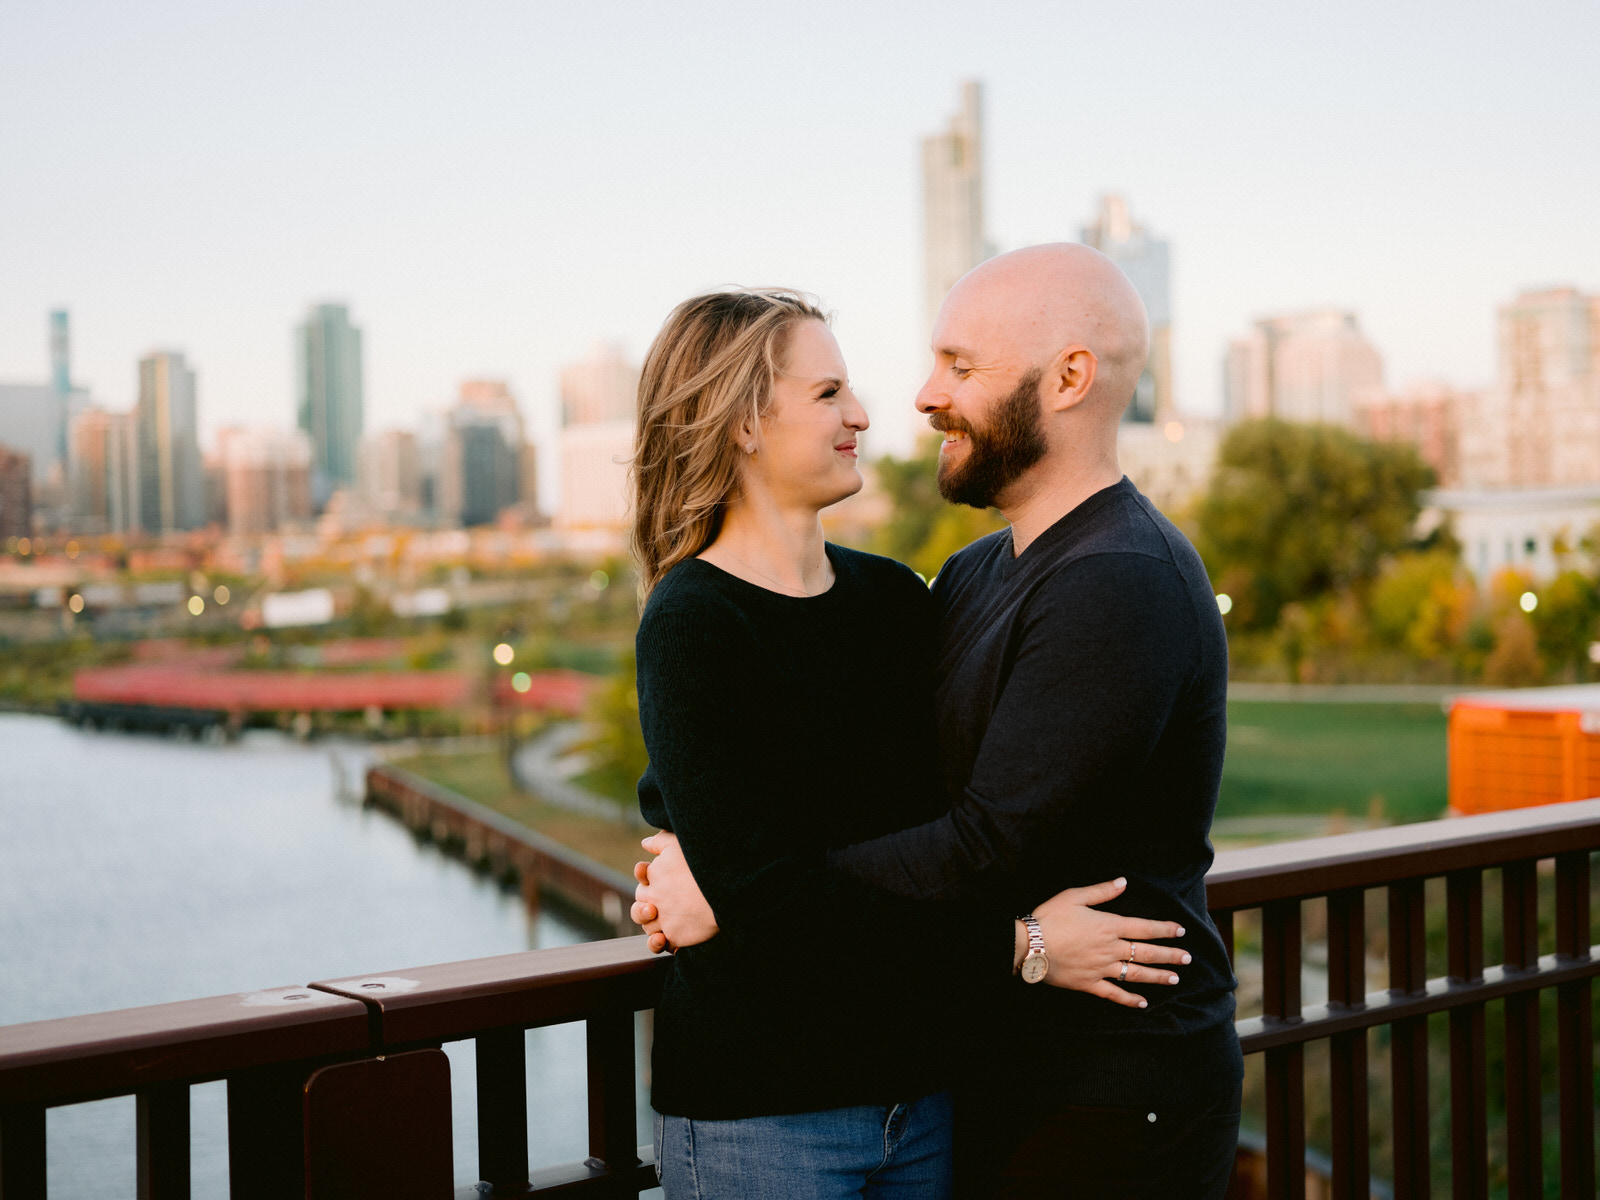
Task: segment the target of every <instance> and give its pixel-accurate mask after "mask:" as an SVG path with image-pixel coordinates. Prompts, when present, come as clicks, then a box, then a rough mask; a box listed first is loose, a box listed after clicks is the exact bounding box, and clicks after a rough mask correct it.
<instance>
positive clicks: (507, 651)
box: [494, 642, 517, 667]
mask: <svg viewBox="0 0 1600 1200" xmlns="http://www.w3.org/2000/svg"><path fill="white" fill-rule="evenodd" d="M516 656H517V652H516V651H515V650H513V649H512V648H511V646H510V644H509V643H507V642H501V643H500V644H499V645H498V646H496V647H495V648H494V660H495V662H497V663H499V664H500V665H501V666H502V667H509V666H510V665H511V660H512V659H513V658H515V657H516Z"/></svg>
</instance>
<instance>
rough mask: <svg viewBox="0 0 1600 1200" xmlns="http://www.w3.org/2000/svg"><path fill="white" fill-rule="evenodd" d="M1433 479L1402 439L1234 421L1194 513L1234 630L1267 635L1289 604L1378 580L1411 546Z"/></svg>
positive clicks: (1331, 428)
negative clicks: (1229, 601) (1390, 560)
mask: <svg viewBox="0 0 1600 1200" xmlns="http://www.w3.org/2000/svg"><path fill="white" fill-rule="evenodd" d="M1432 483H1433V471H1432V469H1431V468H1429V467H1428V466H1427V465H1426V464H1425V463H1423V461H1422V460H1421V459H1420V458H1419V457H1418V456H1417V452H1416V448H1415V447H1413V446H1410V445H1408V444H1406V443H1401V442H1371V441H1366V440H1363V439H1361V438H1358V437H1356V436H1355V435H1354V434H1352V433H1350V432H1348V431H1347V430H1344V429H1340V428H1338V427H1336V426H1331V425H1298V424H1292V423H1290V422H1287V421H1278V420H1272V419H1268V420H1261V421H1249V422H1245V423H1243V424H1241V425H1237V426H1235V427H1234V428H1233V430H1232V431H1230V432H1229V434H1228V436H1227V438H1226V439H1224V441H1223V443H1222V447H1221V450H1220V452H1219V455H1218V459H1217V466H1216V469H1215V470H1214V471H1213V473H1212V476H1211V484H1210V487H1209V488H1208V489H1207V492H1206V495H1205V497H1204V498H1203V499H1202V500H1201V502H1200V507H1199V512H1198V514H1197V518H1198V533H1199V538H1198V541H1199V546H1200V552H1201V554H1202V556H1203V557H1204V558H1205V561H1206V566H1207V568H1208V569H1209V570H1210V572H1211V577H1212V579H1214V580H1217V581H1218V582H1219V583H1220V584H1221V586H1222V588H1223V590H1225V591H1227V592H1228V593H1229V595H1231V596H1232V597H1233V599H1234V604H1235V609H1234V617H1233V620H1232V621H1231V622H1230V624H1235V625H1240V626H1243V627H1246V628H1256V629H1268V628H1271V627H1272V626H1274V625H1276V624H1277V621H1278V615H1279V613H1280V612H1281V611H1282V609H1283V607H1284V605H1286V604H1291V603H1294V602H1297V601H1299V602H1304V601H1308V600H1311V599H1313V598H1315V597H1317V596H1321V595H1323V594H1325V593H1329V592H1339V591H1344V590H1347V589H1349V588H1351V587H1354V586H1356V585H1363V584H1365V583H1367V582H1368V581H1370V580H1371V579H1373V578H1374V577H1375V576H1376V575H1377V574H1378V570H1379V568H1380V566H1381V565H1382V563H1383V561H1384V559H1385V558H1386V557H1387V556H1389V555H1392V554H1394V553H1395V552H1397V551H1399V550H1402V549H1404V548H1406V547H1408V546H1409V545H1411V543H1412V526H1413V524H1414V522H1415V521H1416V518H1417V514H1418V513H1419V512H1420V511H1421V505H1420V502H1419V500H1418V493H1419V492H1421V491H1422V489H1424V488H1426V487H1428V486H1430V485H1431V484H1432Z"/></svg>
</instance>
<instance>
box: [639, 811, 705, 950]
mask: <svg viewBox="0 0 1600 1200" xmlns="http://www.w3.org/2000/svg"><path fill="white" fill-rule="evenodd" d="M640 845H642V846H643V847H644V848H645V849H646V850H648V851H650V853H651V854H654V855H655V856H656V859H655V861H654V862H649V863H635V864H634V867H633V877H634V878H635V879H637V880H638V881H639V886H638V887H636V888H634V889H633V907H632V908H631V909H629V910H628V911H629V915H630V916H632V917H633V920H634V924H636V925H638V926H640V927H641V928H643V930H644V931H645V932H646V933H647V934H649V935H650V949H652V950H654V951H655V952H656V953H657V954H659V953H661V952H662V951H663V950H667V949H679V948H681V947H683V946H695V945H699V944H700V943H701V942H709V941H710V940H711V939H712V938H714V937H716V936H717V934H718V932H720V931H719V930H718V928H717V918H716V914H715V913H713V912H712V911H711V905H709V904H707V903H706V898H705V896H703V895H701V893H700V885H699V884H698V883H696V882H695V880H694V872H693V871H691V870H689V863H688V861H687V860H685V858H684V857H683V849H682V847H680V846H679V845H678V838H677V835H676V834H672V833H668V832H666V831H665V830H663V831H661V832H660V833H655V834H652V835H651V836H649V837H647V838H645V839H644V841H643V842H641V843H640Z"/></svg>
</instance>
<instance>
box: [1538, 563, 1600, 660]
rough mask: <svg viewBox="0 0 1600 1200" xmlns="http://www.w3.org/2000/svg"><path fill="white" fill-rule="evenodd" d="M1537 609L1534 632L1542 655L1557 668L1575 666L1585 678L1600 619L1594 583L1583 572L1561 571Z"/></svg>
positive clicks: (1540, 593) (1543, 593)
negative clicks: (1590, 644)
mask: <svg viewBox="0 0 1600 1200" xmlns="http://www.w3.org/2000/svg"><path fill="white" fill-rule="evenodd" d="M1537 596H1538V606H1537V607H1536V608H1535V609H1534V610H1533V613H1532V617H1533V631H1534V633H1535V634H1536V635H1537V636H1538V641H1539V652H1540V654H1542V655H1543V656H1544V658H1545V661H1547V662H1548V663H1550V664H1551V665H1552V666H1553V667H1571V669H1572V675H1573V676H1574V677H1575V678H1578V679H1582V678H1583V674H1584V668H1585V666H1586V665H1587V663H1588V661H1589V643H1590V642H1592V641H1593V640H1594V631H1595V618H1596V617H1597V616H1600V595H1597V594H1596V591H1595V585H1594V581H1593V580H1592V579H1590V578H1589V577H1588V576H1587V575H1585V574H1583V573H1582V572H1581V571H1573V570H1567V571H1563V572H1561V574H1559V575H1557V576H1556V577H1555V578H1554V579H1552V580H1551V581H1550V582H1549V583H1547V584H1545V585H1544V587H1542V588H1540V589H1539V591H1538V593H1537Z"/></svg>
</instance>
